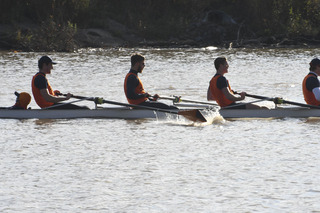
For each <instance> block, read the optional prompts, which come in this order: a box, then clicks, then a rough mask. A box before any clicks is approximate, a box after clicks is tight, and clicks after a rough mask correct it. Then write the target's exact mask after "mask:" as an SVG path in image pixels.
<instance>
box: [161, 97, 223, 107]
mask: <svg viewBox="0 0 320 213" xmlns="http://www.w3.org/2000/svg"><path fill="white" fill-rule="evenodd" d="M159 98H160V99H165V100H171V101H173V102H174V103H179V102H181V101H182V102H188V103H196V104H206V105H212V106H218V105H217V104H214V103H210V102H205V101H194V100H188V99H184V98H183V99H182V98H181V97H180V96H173V97H165V96H160V97H159Z"/></svg>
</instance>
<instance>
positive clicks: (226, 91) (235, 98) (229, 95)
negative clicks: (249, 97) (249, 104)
mask: <svg viewBox="0 0 320 213" xmlns="http://www.w3.org/2000/svg"><path fill="white" fill-rule="evenodd" d="M222 92H223V94H224V95H225V96H226V98H227V99H229V100H230V101H242V100H243V99H244V98H245V93H241V96H235V95H234V94H232V93H231V92H230V90H229V88H228V87H224V88H222Z"/></svg>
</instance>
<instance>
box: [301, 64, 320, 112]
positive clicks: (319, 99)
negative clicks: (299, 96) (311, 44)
mask: <svg viewBox="0 0 320 213" xmlns="http://www.w3.org/2000/svg"><path fill="white" fill-rule="evenodd" d="M309 65H310V67H309V71H310V72H309V73H308V75H307V76H306V77H305V78H304V79H303V82H302V91H303V96H304V100H305V101H306V103H307V104H310V105H316V106H320V83H319V79H318V76H319V75H320V60H319V59H318V58H315V59H313V60H312V61H311V62H310V64H309Z"/></svg>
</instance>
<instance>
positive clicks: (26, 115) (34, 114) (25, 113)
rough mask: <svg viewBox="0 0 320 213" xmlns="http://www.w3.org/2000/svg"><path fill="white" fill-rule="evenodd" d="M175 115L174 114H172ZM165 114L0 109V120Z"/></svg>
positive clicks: (159, 115)
mask: <svg viewBox="0 0 320 213" xmlns="http://www.w3.org/2000/svg"><path fill="white" fill-rule="evenodd" d="M174 115H175V114H174ZM166 116H167V115H166V113H163V112H155V111H152V110H145V109H131V108H129V107H115V108H102V109H61V110H53V109H50V110H43V109H29V110H8V109H0V118H7V119H34V118H35V119H74V118H105V119H107V118H109V119H147V118H164V117H166Z"/></svg>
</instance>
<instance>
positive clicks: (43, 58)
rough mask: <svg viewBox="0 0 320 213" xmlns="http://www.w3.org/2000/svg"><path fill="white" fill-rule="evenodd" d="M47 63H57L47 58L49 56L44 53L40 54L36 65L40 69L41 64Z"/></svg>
mask: <svg viewBox="0 0 320 213" xmlns="http://www.w3.org/2000/svg"><path fill="white" fill-rule="evenodd" d="M49 63H52V64H57V63H56V62H53V61H52V59H51V58H49V56H46V55H45V56H42V57H41V58H40V59H39V61H38V67H39V69H41V67H42V65H43V64H49Z"/></svg>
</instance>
